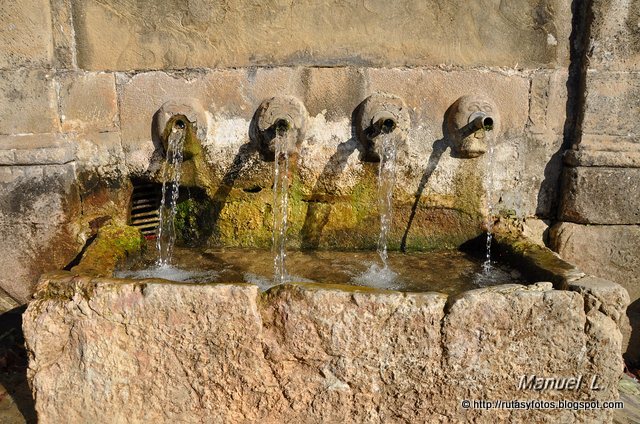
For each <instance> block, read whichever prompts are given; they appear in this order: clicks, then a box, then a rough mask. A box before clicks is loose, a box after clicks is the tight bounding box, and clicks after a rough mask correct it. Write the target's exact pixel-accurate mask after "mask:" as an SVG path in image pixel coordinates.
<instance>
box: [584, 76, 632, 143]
mask: <svg viewBox="0 0 640 424" xmlns="http://www.w3.org/2000/svg"><path fill="white" fill-rule="evenodd" d="M586 84H587V93H586V99H585V111H584V122H583V124H582V131H583V133H584V134H587V135H588V136H591V135H608V136H618V137H620V138H621V139H623V140H621V141H626V142H628V143H636V144H640V120H638V119H637V112H636V111H638V110H639V109H640V72H600V71H590V72H588V73H587V82H586ZM594 148H595V149H597V146H594ZM638 149H640V147H638ZM600 150H608V149H607V148H606V146H602V148H601V149H600Z"/></svg>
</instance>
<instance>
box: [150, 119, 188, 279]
mask: <svg viewBox="0 0 640 424" xmlns="http://www.w3.org/2000/svg"><path fill="white" fill-rule="evenodd" d="M185 135H186V130H185V129H184V127H182V128H181V127H180V126H179V125H177V124H175V125H174V126H173V128H172V129H171V134H169V140H168V141H167V152H166V153H167V154H166V160H165V162H164V164H163V166H162V200H161V202H160V222H159V224H158V235H157V238H156V249H157V250H158V260H157V262H156V265H157V266H159V267H163V266H169V265H170V264H171V255H172V254H173V247H174V244H175V241H176V228H175V217H176V211H177V203H178V194H179V189H180V175H181V171H182V159H183V153H184V139H185Z"/></svg>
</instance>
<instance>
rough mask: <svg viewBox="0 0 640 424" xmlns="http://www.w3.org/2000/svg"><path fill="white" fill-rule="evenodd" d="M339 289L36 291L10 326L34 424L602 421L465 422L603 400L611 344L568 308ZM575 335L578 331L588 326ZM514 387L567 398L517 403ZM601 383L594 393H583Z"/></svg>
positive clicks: (566, 303) (518, 291)
mask: <svg viewBox="0 0 640 424" xmlns="http://www.w3.org/2000/svg"><path fill="white" fill-rule="evenodd" d="M345 289H346V287H345V286H331V285H287V286H280V287H276V288H273V289H271V290H270V291H268V292H267V293H264V294H259V293H258V288H257V287H256V286H251V285H242V284H239V285H223V284H201V285H193V284H189V285H185V284H171V283H166V282H161V281H153V280H145V281H139V282H124V281H122V280H108V279H91V278H90V277H81V276H73V275H72V274H71V273H59V274H56V275H53V274H51V275H48V276H45V277H44V278H43V279H42V280H41V282H40V284H39V289H38V292H37V294H36V300H35V301H34V302H32V303H31V304H30V305H29V307H28V309H27V312H26V313H25V315H24V318H23V323H24V324H23V327H24V333H25V338H26V340H27V345H28V347H29V349H30V351H31V353H32V356H31V362H30V367H29V378H30V380H31V387H32V390H33V393H34V396H35V400H36V409H37V411H38V418H39V420H40V422H43V423H49V422H59V421H60V420H63V421H65V422H87V421H91V422H102V421H105V420H106V419H108V420H109V421H112V422H120V421H127V422H134V423H135V422H148V421H150V420H151V421H154V422H175V421H176V420H182V421H189V422H200V421H207V422H246V421H260V422H265V423H271V422H274V423H275V422H288V421H292V422H393V421H403V422H434V421H448V422H462V421H469V420H473V421H474V422H475V421H478V422H489V421H495V420H496V419H502V418H504V419H509V418H510V419H513V418H514V417H515V418H517V419H518V420H522V421H523V422H543V421H544V422H551V421H563V422H564V421H570V422H594V421H595V422H599V421H606V420H607V419H609V418H610V415H609V414H610V411H607V410H595V411H571V410H557V409H541V410H520V411H510V410H507V409H493V410H490V411H487V410H481V409H465V408H463V407H461V401H462V400H463V399H469V400H480V399H484V400H500V399H504V400H510V399H523V400H529V399H544V400H560V399H562V400H565V401H567V400H594V399H598V400H613V399H615V398H616V396H617V381H618V379H619V376H620V374H621V372H622V364H621V361H620V358H619V356H620V344H619V343H618V341H619V338H620V332H619V330H618V328H617V327H616V325H615V322H614V321H613V320H611V319H610V318H609V317H607V316H606V315H604V314H602V313H600V312H598V311H596V310H592V311H590V312H589V313H588V314H585V308H584V304H583V300H582V296H581V295H580V294H579V293H577V292H569V291H567V292H564V291H554V290H551V284H550V283H539V284H536V285H534V286H531V287H529V288H525V287H523V286H502V287H497V288H494V289H484V290H476V291H473V292H469V293H466V294H465V295H463V296H461V297H460V298H458V299H456V300H454V301H453V302H452V303H451V305H450V308H449V310H448V311H447V309H446V308H445V302H446V297H445V296H444V295H441V294H437V293H422V294H419V293H410V294H409V293H407V294H402V293H397V292H384V291H376V290H371V289H358V290H355V291H353V290H345ZM587 322H589V325H588V326H587V325H586V324H587ZM523 375H526V376H531V375H537V376H540V377H555V376H557V377H560V376H562V377H565V376H566V377H571V376H575V377H578V376H580V375H582V376H583V379H584V380H585V382H583V384H582V385H581V386H580V387H579V389H578V390H577V391H561V390H545V391H535V390H527V389H525V390H521V389H518V384H519V382H520V379H521V377H522V376H523ZM592 375H598V376H599V377H600V380H599V382H600V384H601V385H602V387H603V390H601V391H590V390H589V386H588V380H590V377H591V376H592Z"/></svg>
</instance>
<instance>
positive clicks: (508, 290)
mask: <svg viewBox="0 0 640 424" xmlns="http://www.w3.org/2000/svg"><path fill="white" fill-rule="evenodd" d="M545 287H546V288H547V290H545ZM549 287H550V283H548V285H544V284H543V285H540V286H539V287H536V286H534V287H531V288H529V290H523V289H522V287H518V286H496V287H492V288H487V289H479V290H472V291H470V292H467V293H464V294H463V295H461V296H460V297H459V298H457V299H455V301H454V302H453V303H452V305H451V306H450V308H449V311H448V313H447V316H446V317H445V320H444V327H443V337H444V340H443V345H444V346H445V349H446V352H447V355H446V359H445V362H444V364H445V367H446V369H447V370H449V371H448V374H449V375H450V378H451V381H452V383H453V382H455V383H456V384H458V385H459V387H460V391H461V392H462V393H463V395H462V397H463V398H465V399H522V398H526V399H545V400H559V399H567V396H568V393H567V392H557V391H550V392H532V391H518V390H515V388H516V387H517V386H518V383H519V377H520V376H522V375H538V376H546V375H576V371H577V370H580V371H578V374H581V373H582V374H583V375H584V376H585V377H587V375H588V376H589V377H587V378H589V379H590V378H591V376H593V375H598V376H600V377H603V378H604V379H605V380H606V383H604V385H603V386H604V387H606V389H605V391H603V392H593V391H590V390H588V389H586V388H585V387H582V388H581V389H580V392H579V393H572V394H571V395H570V396H572V397H573V396H575V397H576V398H582V399H589V398H590V399H594V398H599V399H615V398H616V397H617V382H618V379H619V374H617V373H619V372H620V370H621V369H622V368H623V364H622V361H621V358H620V354H619V353H617V354H616V352H620V350H621V340H620V339H621V336H620V332H619V331H616V330H615V322H613V321H612V320H610V319H609V320H608V321H606V320H605V319H604V318H606V317H604V318H602V319H603V321H604V323H603V324H602V325H600V323H598V324H595V326H597V327H598V328H597V330H594V331H603V330H611V329H614V330H613V334H612V335H611V336H601V335H600V334H597V335H593V334H591V333H590V331H586V332H585V327H584V326H585V318H587V319H588V317H585V313H584V309H583V299H582V297H581V296H579V295H577V294H574V293H570V292H565V291H553V290H548V288H549ZM600 318H601V317H598V319H600ZM612 323H613V326H611V324H612ZM604 326H607V327H606V328H600V327H604ZM594 338H595V340H594ZM603 338H604V339H606V340H607V342H608V341H609V339H612V342H611V343H603V344H602V345H600V346H602V347H604V346H607V348H605V349H603V350H602V351H601V352H595V351H587V349H588V348H589V347H590V346H591V345H592V344H594V343H597V342H598V341H601V339H603ZM594 355H596V356H597V358H596V357H595V356H594ZM591 361H596V362H597V365H596V366H593V365H594V364H593V363H592V362H591ZM606 361H611V362H609V363H607V362H606ZM600 370H602V374H601V371H600ZM615 370H617V371H615ZM508 378H511V381H509V382H506V381H504V380H505V379H508ZM514 390H515V391H514ZM600 413H602V416H601V417H600V419H602V418H603V417H604V416H609V413H610V412H602V411H601V412H600ZM572 415H573V414H572V413H571V412H570V411H554V412H549V411H544V410H542V411H533V412H531V413H530V415H525V414H522V411H517V410H490V411H486V410H485V411H482V410H471V411H469V414H468V415H467V418H468V419H469V418H472V417H473V419H478V420H481V421H482V422H484V420H486V421H487V422H489V420H494V421H495V420H499V421H511V420H522V421H523V422H542V421H545V422H547V421H551V420H553V418H551V417H555V420H559V421H560V422H570V421H572V420H573V419H575V418H574V417H573V416H572ZM576 418H578V421H580V420H585V417H576ZM591 419H593V418H591ZM587 420H588V419H587ZM453 421H455V420H453Z"/></svg>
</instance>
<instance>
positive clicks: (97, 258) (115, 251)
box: [71, 224, 145, 276]
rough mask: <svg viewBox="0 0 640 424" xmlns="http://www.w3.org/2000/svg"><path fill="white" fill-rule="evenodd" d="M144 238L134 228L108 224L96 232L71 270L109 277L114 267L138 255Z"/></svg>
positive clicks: (77, 272)
mask: <svg viewBox="0 0 640 424" xmlns="http://www.w3.org/2000/svg"><path fill="white" fill-rule="evenodd" d="M143 246H145V244H144V237H143V236H142V233H140V230H138V229H137V228H135V227H130V226H126V225H118V224H108V225H105V226H103V227H102V228H100V230H98V234H97V236H96V239H95V240H94V241H93V243H91V244H90V245H89V247H88V248H87V250H86V251H85V253H84V255H83V256H82V259H81V260H80V264H78V265H77V266H75V267H73V268H72V270H71V271H72V272H74V273H76V274H89V275H94V276H110V275H111V274H112V273H113V270H114V268H115V267H116V265H117V264H118V263H119V262H120V261H122V260H124V259H125V258H127V257H130V256H132V255H134V254H137V253H139V252H140V251H141V250H142V248H143Z"/></svg>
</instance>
